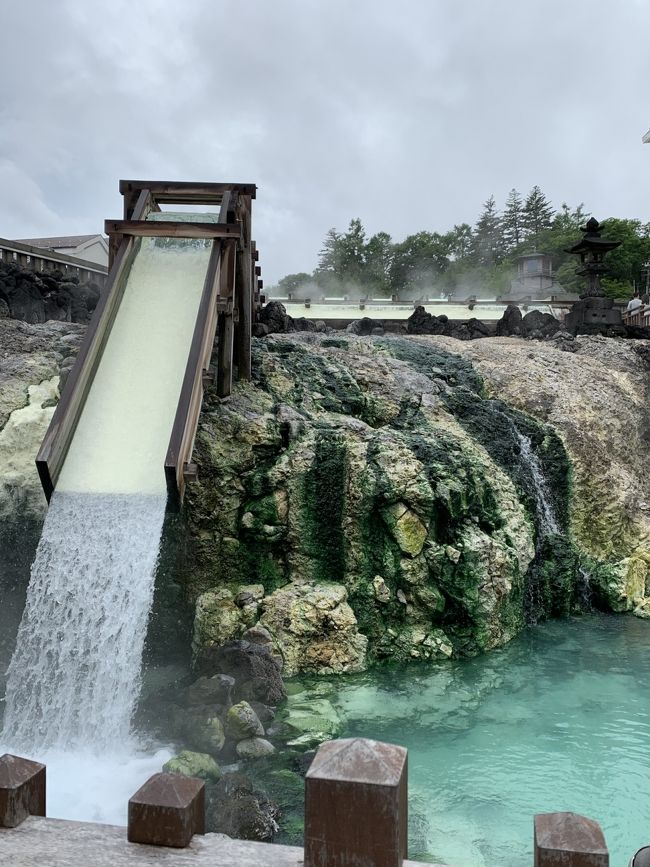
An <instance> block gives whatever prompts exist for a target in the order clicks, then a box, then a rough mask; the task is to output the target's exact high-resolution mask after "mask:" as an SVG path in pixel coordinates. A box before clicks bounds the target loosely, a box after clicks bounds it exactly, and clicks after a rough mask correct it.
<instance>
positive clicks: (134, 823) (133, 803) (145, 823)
mask: <svg viewBox="0 0 650 867" xmlns="http://www.w3.org/2000/svg"><path fill="white" fill-rule="evenodd" d="M128 822H129V825H128V829H127V836H128V840H129V842H130V843H148V844H149V845H152V846H173V847H175V848H183V847H185V846H189V844H190V840H191V839H192V836H193V835H194V834H205V783H204V782H203V780H199V779H198V778H196V777H184V776H183V775H182V774H154V775H153V776H152V777H149V779H148V780H147V782H146V783H145V784H144V785H143V786H141V787H140V788H139V789H138V791H137V792H136V793H135V795H133V797H132V798H131V799H130V800H129V819H128Z"/></svg>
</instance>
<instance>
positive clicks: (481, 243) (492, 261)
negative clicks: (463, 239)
mask: <svg viewBox="0 0 650 867" xmlns="http://www.w3.org/2000/svg"><path fill="white" fill-rule="evenodd" d="M472 247H473V249H472V257H473V259H474V261H475V262H476V264H477V265H487V266H491V265H497V264H498V263H499V262H500V261H501V259H502V254H503V238H502V235H501V218H500V216H499V212H498V211H497V206H496V202H495V200H494V196H490V198H489V199H488V200H487V201H486V202H485V203H484V204H483V211H482V212H481V216H480V217H479V218H478V220H477V221H476V227H475V229H474V236H473V245H472Z"/></svg>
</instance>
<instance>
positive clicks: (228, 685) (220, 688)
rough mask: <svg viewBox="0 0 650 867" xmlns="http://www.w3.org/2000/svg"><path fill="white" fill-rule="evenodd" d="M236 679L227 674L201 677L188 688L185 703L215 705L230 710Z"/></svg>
mask: <svg viewBox="0 0 650 867" xmlns="http://www.w3.org/2000/svg"><path fill="white" fill-rule="evenodd" d="M234 686H235V679H234V678H233V677H228V675H227V674H215V675H213V676H212V677H199V678H198V680H195V681H194V683H192V684H190V686H188V687H187V690H186V692H185V703H186V704H187V705H190V706H192V705H213V706H215V707H223V708H228V707H230V705H231V704H232V691H233V687H234Z"/></svg>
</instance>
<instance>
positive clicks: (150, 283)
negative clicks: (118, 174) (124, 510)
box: [57, 238, 210, 493]
mask: <svg viewBox="0 0 650 867" xmlns="http://www.w3.org/2000/svg"><path fill="white" fill-rule="evenodd" d="M209 258H210V249H209V247H207V246H204V245H201V246H198V245H196V244H195V243H193V242H192V241H174V242H173V246H161V245H156V242H155V240H154V239H153V238H145V239H143V241H142V246H141V248H140V250H139V252H138V254H137V256H136V258H135V261H134V263H133V266H132V268H131V271H130V273H129V277H128V280H127V284H126V288H125V290H124V297H123V299H122V303H121V304H120V308H119V310H118V313H117V316H116V318H115V323H114V325H113V328H112V329H111V333H110V337H109V339H108V342H107V344H106V348H105V349H104V353H103V355H102V359H101V362H100V364H99V368H98V370H97V373H96V374H95V379H94V381H93V385H92V388H91V390H90V394H89V395H88V399H87V400H86V404H85V406H84V410H83V413H82V415H81V419H80V420H79V424H78V425H77V430H76V431H75V435H74V439H73V441H72V444H71V446H70V450H69V451H68V455H67V457H66V460H65V464H64V466H63V469H62V471H61V475H60V476H59V480H58V482H57V490H58V491H77V492H79V491H95V492H97V491H101V492H103V493H117V492H121V493H154V492H158V491H164V489H165V477H164V474H163V469H162V468H163V464H164V460H165V455H166V453H167V446H168V445H169V437H170V434H171V430H172V424H173V421H174V415H175V414H176V406H177V404H178V397H179V395H180V391H181V385H182V382H183V376H184V374H185V366H186V364H187V356H188V353H189V348H190V343H191V341H192V334H193V331H194V324H195V322H196V316H197V313H198V309H199V303H200V300H201V292H202V290H203V282H204V280H205V274H206V271H207V267H208V261H209Z"/></svg>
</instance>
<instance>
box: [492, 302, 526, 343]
mask: <svg viewBox="0 0 650 867" xmlns="http://www.w3.org/2000/svg"><path fill="white" fill-rule="evenodd" d="M522 321H523V316H522V315H521V310H520V309H519V308H518V307H517V305H516V304H508V306H507V307H506V309H505V312H504V314H503V316H502V317H501V319H499V321H498V322H497V328H496V334H497V337H520V336H522V335H523V333H524V329H523V325H522Z"/></svg>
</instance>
